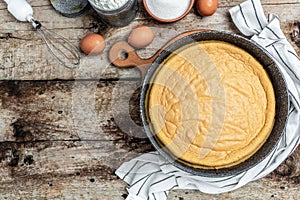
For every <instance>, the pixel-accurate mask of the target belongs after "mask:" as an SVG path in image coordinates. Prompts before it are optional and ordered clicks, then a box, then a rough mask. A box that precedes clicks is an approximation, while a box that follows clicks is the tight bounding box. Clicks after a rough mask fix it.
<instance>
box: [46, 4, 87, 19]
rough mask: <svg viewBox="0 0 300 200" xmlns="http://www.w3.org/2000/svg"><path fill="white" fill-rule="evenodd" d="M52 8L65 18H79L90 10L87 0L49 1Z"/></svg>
mask: <svg viewBox="0 0 300 200" xmlns="http://www.w3.org/2000/svg"><path fill="white" fill-rule="evenodd" d="M50 2H51V5H52V6H53V8H54V9H55V10H56V11H57V12H59V13H60V14H61V15H63V16H65V17H79V16H80V15H82V14H84V13H85V12H87V11H88V10H89V9H90V7H91V6H90V4H89V2H88V0H72V1H70V0H67V1H66V0H50Z"/></svg>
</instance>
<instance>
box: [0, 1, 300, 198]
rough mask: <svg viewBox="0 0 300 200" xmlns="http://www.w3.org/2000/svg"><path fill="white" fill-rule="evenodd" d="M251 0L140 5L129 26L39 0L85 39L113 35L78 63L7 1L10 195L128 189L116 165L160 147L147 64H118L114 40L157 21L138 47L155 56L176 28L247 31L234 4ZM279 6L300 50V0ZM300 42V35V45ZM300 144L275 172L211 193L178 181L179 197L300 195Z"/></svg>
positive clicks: (6, 185) (3, 144)
mask: <svg viewBox="0 0 300 200" xmlns="http://www.w3.org/2000/svg"><path fill="white" fill-rule="evenodd" d="M241 2H242V1H239V0H220V1H219V8H218V10H217V12H216V13H215V14H214V15H213V16H211V17H205V18H202V17H200V16H199V15H197V14H196V13H195V11H194V10H193V11H192V12H191V13H190V14H189V15H187V16H186V17H185V18H184V19H183V20H181V21H179V22H176V23H172V24H161V23H158V22H156V21H154V20H153V19H151V18H150V17H149V16H148V15H147V14H146V13H145V11H144V9H143V8H142V6H141V5H140V11H139V14H138V16H137V18H136V19H135V20H134V21H133V22H132V23H131V24H130V25H128V26H126V27H123V28H112V27H106V26H104V25H103V24H102V23H101V22H99V20H98V16H97V14H96V13H95V12H94V11H93V10H90V11H89V12H88V13H87V14H85V15H84V16H81V17H78V18H65V17H62V16H61V15H59V14H58V13H56V12H55V11H54V9H53V8H52V7H51V5H50V3H49V1H47V0H29V3H31V5H33V8H34V13H35V14H34V16H35V18H36V19H38V20H39V21H41V22H42V23H43V24H44V25H45V26H46V27H48V28H49V29H53V30H54V31H56V32H57V33H59V34H61V35H64V36H65V37H67V38H68V39H70V40H71V41H72V42H73V43H74V44H75V45H77V46H78V44H79V41H80V39H81V38H82V37H84V35H86V34H87V33H91V32H96V33H101V34H102V35H104V36H105V38H106V42H107V48H106V49H105V52H103V53H102V54H101V55H99V56H85V55H83V54H82V62H81V64H80V67H79V68H78V69H74V70H70V69H66V68H64V67H62V66H60V65H58V64H57V63H56V61H55V60H54V59H53V58H52V57H51V56H50V55H49V53H48V51H47V49H46V47H45V46H44V44H43V42H42V41H41V40H40V38H39V36H38V34H37V33H36V32H35V31H34V30H32V28H31V25H30V24H27V23H21V22H17V21H16V20H15V19H14V18H13V17H12V16H11V15H10V14H9V13H8V12H7V10H6V5H5V4H4V3H3V1H0V16H1V17H0V80H1V81H0V117H1V121H0V199H104V200H121V199H124V197H125V196H126V190H125V186H126V183H124V182H123V181H122V180H120V179H118V178H117V177H116V176H115V175H114V171H115V170H116V169H117V168H118V167H119V166H120V165H121V164H122V163H123V162H125V161H128V160H130V159H132V158H134V157H136V156H138V155H140V154H142V153H145V152H149V151H152V150H153V148H152V146H151V144H150V143H149V141H148V140H147V139H146V138H145V134H144V132H143V128H142V127H141V122H140V118H139V109H138V99H139V96H138V94H139V91H140V74H139V72H138V71H137V70H136V69H118V68H116V67H114V66H112V65H111V64H110V63H109V61H108V57H107V56H108V50H109V48H110V46H111V45H112V44H114V43H115V42H117V41H119V40H126V38H127V36H128V34H129V32H130V31H131V30H132V28H134V27H135V26H137V25H142V24H143V25H148V26H151V27H152V28H153V30H154V31H155V36H156V37H155V39H154V41H153V43H152V44H151V45H150V46H148V47H147V48H145V49H141V50H139V51H138V54H139V55H140V56H141V57H143V58H147V57H150V56H151V55H153V54H154V53H155V52H156V51H157V50H158V49H159V48H160V47H162V46H163V45H164V44H165V43H166V42H168V41H169V40H170V39H171V38H173V37H175V36H176V35H178V34H180V33H182V32H185V31H189V30H193V29H215V30H222V31H228V32H233V33H239V32H238V30H237V29H236V28H235V27H234V25H233V23H232V22H231V20H230V16H229V14H228V10H229V9H230V8H231V7H232V6H234V5H237V4H238V3H241ZM262 3H263V7H264V9H265V12H266V14H267V13H276V14H277V15H278V16H279V18H280V19H281V27H282V29H283V31H284V33H285V35H286V36H287V38H288V40H289V41H290V42H291V43H292V44H293V46H294V47H295V49H296V51H297V53H298V54H299V53H300V49H299V47H297V44H298V45H299V43H297V38H292V37H291V34H292V33H293V31H295V30H297V27H296V26H295V24H296V23H297V22H298V21H300V3H299V1H298V0H282V1H279V0H265V1H264V0H262ZM299 46H300V45H299ZM299 191H300V148H297V149H296V151H295V152H294V153H293V154H292V155H291V156H290V157H289V158H288V159H287V160H286V161H285V162H284V163H283V164H282V165H281V166H279V167H278V168H277V169H276V170H275V171H274V172H272V173H271V174H270V175H268V176H267V177H265V178H263V179H261V180H258V181H255V182H252V183H250V184H247V185H246V186H244V187H242V188H240V189H238V190H235V191H233V192H229V193H225V194H220V195H207V194H203V193H200V192H197V191H182V190H177V191H172V192H171V194H170V196H169V198H168V199H170V200H195V199H299Z"/></svg>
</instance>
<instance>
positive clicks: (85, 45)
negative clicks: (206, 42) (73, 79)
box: [80, 33, 105, 55]
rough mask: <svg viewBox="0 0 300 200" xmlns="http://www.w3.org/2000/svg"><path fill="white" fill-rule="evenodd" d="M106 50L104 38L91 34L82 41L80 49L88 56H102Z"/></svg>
mask: <svg viewBox="0 0 300 200" xmlns="http://www.w3.org/2000/svg"><path fill="white" fill-rule="evenodd" d="M104 48H105V40H104V38H103V37H102V36H101V35H99V34H96V33H91V34H88V35H86V36H84V38H82V39H81V41H80V49H81V50H82V51H83V52H84V53H85V54H87V55H97V54H100V53H101V52H102V51H103V50H104Z"/></svg>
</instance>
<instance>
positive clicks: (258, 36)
mask: <svg viewBox="0 0 300 200" xmlns="http://www.w3.org/2000/svg"><path fill="white" fill-rule="evenodd" d="M230 14H231V17H232V19H233V22H234V23H235V25H236V26H237V27H238V29H239V30H240V31H241V32H242V33H243V34H245V35H247V36H252V40H254V41H255V42H257V43H258V44H260V45H261V46H262V47H264V48H265V49H266V50H267V51H268V52H269V53H270V54H271V55H272V56H273V57H274V60H275V61H276V62H277V64H278V66H279V67H280V70H281V71H282V73H283V75H284V77H285V79H286V82H287V86H288V92H289V96H290V101H291V102H290V110H289V116H288V123H287V126H286V129H285V131H284V134H283V137H282V138H281V140H280V141H279V143H278V146H277V148H275V149H274V150H273V152H272V153H271V154H270V155H269V156H268V157H266V158H265V159H264V160H263V161H262V162H261V163H260V164H258V165H256V166H255V167H253V168H251V169H249V170H248V171H246V172H243V173H241V174H239V175H236V176H229V177H221V178H208V177H201V176H195V175H192V174H189V173H186V172H183V171H181V170H180V169H178V168H176V167H175V166H173V165H172V164H170V163H168V162H167V161H166V160H165V159H164V158H163V157H162V156H160V155H159V154H158V153H157V152H151V153H147V154H144V155H142V156H140V157H138V158H135V159H133V160H131V161H129V162H127V163H124V164H123V165H122V166H121V167H120V168H119V169H118V170H117V171H116V174H117V175H118V176H119V177H120V178H121V179H123V180H125V181H126V182H127V183H128V187H127V190H128V192H129V195H128V197H127V198H126V199H127V200H165V199H167V196H168V192H169V191H171V190H173V189H197V190H199V191H201V192H204V193H210V194H217V193H223V192H228V191H232V190H234V189H237V188H239V187H241V186H243V185H245V184H247V183H249V182H250V181H254V180H257V179H259V178H262V177H264V176H266V175H267V174H269V173H270V172H272V171H273V170H274V169H276V168H277V167H278V166H279V165H280V164H281V163H282V162H283V161H284V160H285V159H286V158H287V157H288V156H289V155H290V154H291V153H292V152H293V151H294V150H295V148H296V147H297V146H298V144H299V143H300V135H299V133H300V124H299V121H300V110H299V108H300V106H299V102H300V100H299V94H300V81H299V80H300V60H299V57H298V56H297V54H296V52H295V50H294V49H293V48H292V46H291V45H290V44H289V42H288V41H287V39H286V37H285V36H284V34H283V33H282V31H281V29H280V24H279V19H278V17H277V16H276V15H274V14H270V15H268V17H265V15H264V13H263V8H262V6H261V3H260V1H259V0H248V1H246V2H244V3H242V4H240V5H237V6H235V7H233V8H232V9H230Z"/></svg>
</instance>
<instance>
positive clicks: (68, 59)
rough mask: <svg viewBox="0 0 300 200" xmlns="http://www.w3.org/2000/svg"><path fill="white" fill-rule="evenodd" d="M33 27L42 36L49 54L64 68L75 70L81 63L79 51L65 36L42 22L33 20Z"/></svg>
mask: <svg viewBox="0 0 300 200" xmlns="http://www.w3.org/2000/svg"><path fill="white" fill-rule="evenodd" d="M31 23H32V25H33V27H34V28H35V29H36V30H37V32H38V33H39V34H40V36H41V38H42V39H43V41H44V42H45V44H46V46H47V48H48V50H49V52H50V53H51V54H52V55H53V56H54V57H55V58H56V60H57V61H58V62H59V63H60V64H62V65H63V66H65V67H67V68H70V69H73V68H76V67H77V66H78V65H79V63H80V55H79V52H78V49H77V48H76V47H75V46H74V45H73V44H71V43H70V42H69V41H68V40H67V39H66V38H64V37H63V36H61V35H59V34H57V33H55V32H53V31H51V30H49V29H47V28H45V27H43V26H42V25H41V23H40V22H38V21H35V20H32V21H31Z"/></svg>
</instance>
